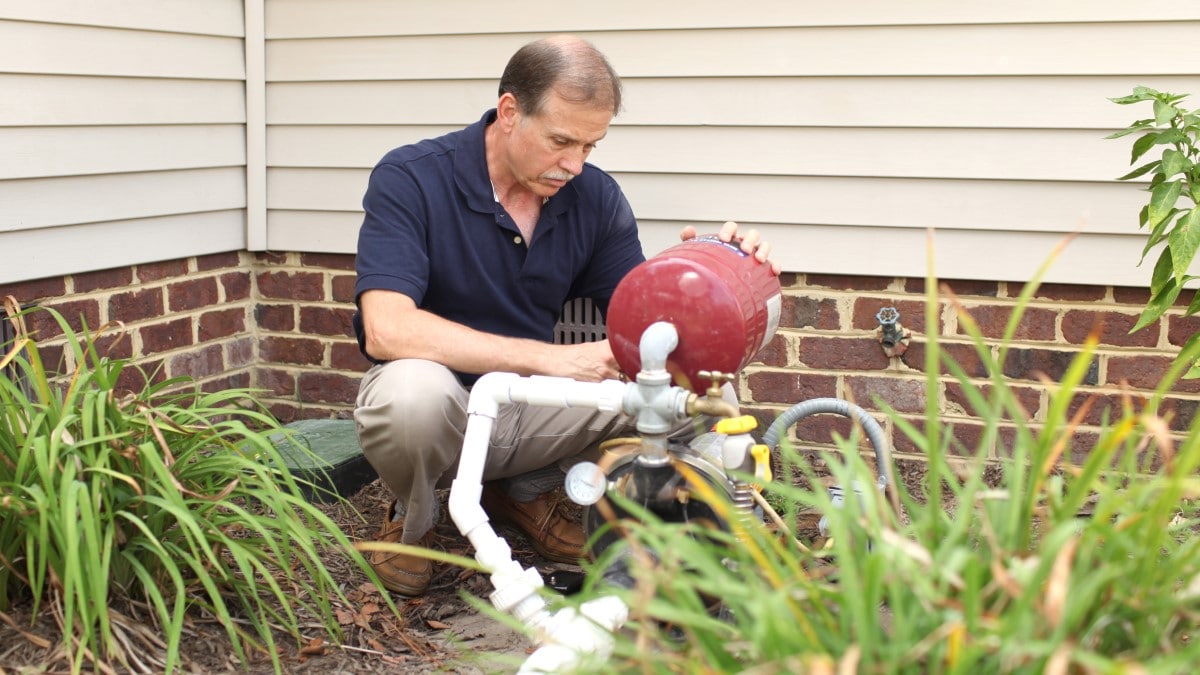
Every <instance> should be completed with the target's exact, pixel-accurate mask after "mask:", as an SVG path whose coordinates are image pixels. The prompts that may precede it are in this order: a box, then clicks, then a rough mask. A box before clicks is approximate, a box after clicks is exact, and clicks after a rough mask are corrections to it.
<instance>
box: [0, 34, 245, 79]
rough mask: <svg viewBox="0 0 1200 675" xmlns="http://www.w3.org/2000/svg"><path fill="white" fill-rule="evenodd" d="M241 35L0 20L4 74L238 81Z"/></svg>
mask: <svg viewBox="0 0 1200 675" xmlns="http://www.w3.org/2000/svg"><path fill="white" fill-rule="evenodd" d="M243 51H244V47H243V43H242V40H241V38H231V37H210V36H199V35H179V34H176V33H151V32H146V31H132V30H116V29H110V28H93V27H90V26H62V25H49V24H39V23H23V22H15V21H0V64H3V65H2V66H0V67H2V68H3V69H4V71H5V72H9V73H46V74H59V75H117V76H133V77H183V78H206V79H227V80H232V79H241V78H244V77H245V68H244V59H243Z"/></svg>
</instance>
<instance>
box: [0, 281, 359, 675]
mask: <svg viewBox="0 0 1200 675" xmlns="http://www.w3.org/2000/svg"><path fill="white" fill-rule="evenodd" d="M8 309H9V313H10V318H11V319H12V320H13V322H14V325H16V326H17V327H18V335H17V340H16V341H15V343H13V344H11V345H8V346H7V352H6V353H4V352H2V351H0V353H3V356H2V357H0V370H4V368H3V367H4V366H8V367H9V368H10V369H15V372H16V373H17V376H16V377H0V610H5V609H7V608H8V606H9V604H10V603H11V602H13V601H14V600H17V599H26V600H29V601H31V602H32V603H33V607H34V612H35V613H37V612H38V611H39V610H44V609H47V608H48V609H50V610H51V613H52V614H53V616H54V617H55V619H56V620H57V621H58V623H59V625H60V627H61V630H62V634H63V647H64V649H65V650H66V652H67V653H68V654H69V655H70V656H71V660H72V670H73V671H74V672H78V671H79V670H80V669H81V668H82V667H83V663H84V660H85V659H91V660H93V661H94V662H95V663H96V666H97V668H98V669H102V667H103V668H107V667H108V666H107V664H110V663H117V664H120V665H122V666H123V667H124V668H126V669H128V670H132V671H134V672H161V671H167V672H169V671H171V670H172V669H174V668H175V667H177V666H178V665H179V664H178V658H179V644H180V640H181V637H182V633H183V624H184V620H185V616H187V615H188V613H189V611H197V612H200V613H202V614H203V615H205V616H207V617H210V618H212V619H215V620H216V621H218V622H219V623H220V624H221V625H222V626H223V627H224V629H225V631H226V632H227V633H228V636H229V638H230V640H231V642H232V644H233V648H234V649H235V650H236V653H237V656H238V657H240V658H241V659H242V661H243V662H245V661H246V660H247V657H248V653H247V649H246V648H247V647H250V648H251V649H257V650H262V651H265V652H266V653H267V654H269V655H270V658H271V659H272V662H273V663H274V665H275V668H276V670H279V669H280V668H281V664H280V661H279V656H278V650H277V648H276V647H277V645H276V642H275V637H274V635H273V632H272V629H273V628H276V629H279V630H282V631H283V632H285V633H286V634H288V635H290V636H292V637H294V638H296V639H297V640H299V639H300V626H301V625H302V624H303V625H305V626H306V627H307V626H309V625H310V623H311V622H313V621H316V622H317V623H318V624H319V625H320V626H321V627H322V628H323V630H324V631H325V633H326V634H327V635H329V636H331V637H334V638H336V636H337V634H338V624H337V621H336V620H335V619H334V618H333V612H332V610H331V608H330V604H329V600H330V598H340V599H342V600H345V597H344V596H343V595H342V591H341V589H340V588H339V587H338V585H337V583H335V581H334V579H333V578H331V576H330V574H329V572H328V571H327V570H326V569H325V567H324V566H323V564H322V559H321V555H322V554H323V553H326V552H334V551H336V552H337V553H338V554H339V555H348V556H350V557H351V558H352V559H353V560H354V561H355V562H357V563H358V565H359V566H360V567H361V568H362V569H364V571H366V570H367V569H368V568H367V565H366V564H365V562H364V561H363V559H362V557H361V555H360V554H359V553H357V552H356V551H355V550H354V549H353V548H352V546H351V544H350V542H349V541H348V540H347V538H346V537H345V535H343V534H342V533H341V532H340V531H339V529H338V528H337V527H336V526H335V525H334V524H333V523H332V521H331V520H330V519H329V518H328V517H327V516H325V515H324V514H323V513H322V512H321V511H320V510H318V509H317V508H316V507H315V506H313V505H310V504H309V503H308V502H307V501H306V500H305V499H304V498H303V497H302V496H301V494H302V493H301V491H300V485H299V484H298V482H297V480H296V479H295V478H293V477H292V475H291V474H290V473H289V472H288V471H287V470H286V468H285V466H284V463H283V462H282V460H281V458H280V457H279V455H278V453H277V451H276V449H275V446H274V445H273V444H272V442H271V440H270V438H269V436H270V435H272V434H279V433H281V429H280V428H279V426H278V423H277V422H276V421H275V420H274V419H273V418H272V417H271V416H270V415H269V414H268V413H266V412H265V411H264V410H263V409H262V408H261V406H259V405H257V404H256V403H255V402H254V399H253V392H251V391H249V390H243V389H231V390H227V391H220V392H212V393H206V392H203V391H201V390H200V389H199V388H198V387H197V386H195V385H194V384H192V383H191V382H189V381H188V380H186V379H172V380H168V381H165V382H160V383H157V384H146V385H144V386H142V387H141V389H140V390H139V391H134V392H129V393H122V392H121V390H120V387H119V385H118V382H119V381H122V378H121V375H122V373H123V372H124V371H125V370H126V369H129V368H133V366H132V365H130V364H129V363H127V362H124V361H121V360H115V359H110V358H107V357H106V356H104V355H103V354H101V353H100V352H99V350H98V348H97V341H98V338H99V337H100V334H102V333H104V332H106V331H103V330H102V331H100V333H98V334H96V335H92V334H88V333H87V332H86V329H85V332H84V333H83V334H82V335H79V334H76V333H75V332H73V331H72V330H71V328H70V327H69V326H68V324H67V322H66V321H64V320H63V318H62V317H61V316H60V315H58V314H57V313H54V312H52V314H53V316H54V318H55V320H56V321H57V322H58V323H59V325H60V326H61V327H62V330H63V331H64V333H65V345H66V346H65V348H66V350H67V352H68V354H69V358H68V359H66V360H67V362H68V363H71V364H73V367H72V369H71V370H70V371H69V372H65V373H56V372H52V371H50V370H48V369H47V367H46V364H45V363H44V362H43V358H42V354H41V352H40V350H39V345H38V343H37V342H36V341H35V340H34V339H33V338H32V337H31V336H30V335H29V334H28V332H27V331H26V330H24V328H23V325H24V322H23V315H22V314H19V313H17V312H16V307H15V302H14V301H12V299H11V298H9V307H8ZM40 311H51V310H40ZM6 372H7V371H6ZM137 379H138V380H139V381H142V382H150V381H151V380H152V379H153V378H150V377H146V376H145V374H142V376H141V377H140V378H137ZM366 573H367V574H368V575H370V572H369V571H367V572H366ZM126 600H128V601H132V602H124V601H126ZM139 606H145V607H149V609H150V615H149V617H147V618H148V620H149V621H150V622H153V623H155V624H156V625H155V627H156V628H157V629H158V630H160V631H161V632H162V633H163V634H164V635H165V638H166V643H167V647H166V653H165V656H164V657H163V658H162V660H161V661H159V660H157V659H156V658H155V657H153V656H147V655H146V654H144V653H143V651H142V650H141V649H139V648H138V647H137V644H138V643H139V640H138V638H137V636H138V634H137V633H136V632H134V631H131V626H132V625H133V624H134V623H135V622H134V621H132V620H131V619H130V618H129V617H128V616H126V614H125V613H126V612H134V611H136V608H137V607H139Z"/></svg>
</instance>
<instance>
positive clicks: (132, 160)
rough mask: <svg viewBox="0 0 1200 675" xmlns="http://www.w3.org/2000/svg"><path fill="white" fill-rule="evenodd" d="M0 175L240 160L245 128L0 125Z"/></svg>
mask: <svg viewBox="0 0 1200 675" xmlns="http://www.w3.org/2000/svg"><path fill="white" fill-rule="evenodd" d="M0 148H4V149H5V152H3V153H0V176H3V177H5V178H38V177H48V176H76V175H86V174H99V173H124V172H130V171H161V170H165V169H187V168H198V167H215V166H244V165H245V163H246V151H245V130H244V129H243V128H242V127H241V126H239V125H235V124H224V125H188V126H184V125H178V126H162V125H146V126H122V127H0Z"/></svg>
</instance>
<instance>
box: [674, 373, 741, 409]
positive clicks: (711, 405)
mask: <svg viewBox="0 0 1200 675" xmlns="http://www.w3.org/2000/svg"><path fill="white" fill-rule="evenodd" d="M696 374H697V375H699V376H700V377H703V378H705V379H707V380H708V381H709V385H708V390H707V391H705V392H704V396H703V397H700V396H698V395H696V394H692V395H691V396H689V397H688V401H687V412H688V414H689V415H695V414H697V413H701V414H705V415H710V416H713V417H737V416H738V415H739V414H740V413H741V411H740V410H738V409H737V406H735V405H732V404H730V403H729V402H727V401H726V400H725V398H724V397H723V396H722V395H721V385H722V384H724V383H726V382H732V381H733V378H735V377H737V374H736V373H722V372H720V371H718V370H701V371H698V372H697V373H696Z"/></svg>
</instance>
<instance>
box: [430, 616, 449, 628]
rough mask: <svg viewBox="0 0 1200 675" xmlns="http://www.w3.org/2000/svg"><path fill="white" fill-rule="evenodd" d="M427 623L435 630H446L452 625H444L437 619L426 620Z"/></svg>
mask: <svg viewBox="0 0 1200 675" xmlns="http://www.w3.org/2000/svg"><path fill="white" fill-rule="evenodd" d="M425 623H426V624H428V625H429V627H430V628H432V629H434V630H445V629H447V628H449V627H450V624H448V623H443V622H441V621H438V620H437V619H426V620H425Z"/></svg>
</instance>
